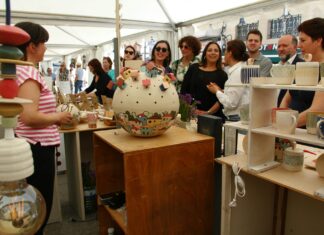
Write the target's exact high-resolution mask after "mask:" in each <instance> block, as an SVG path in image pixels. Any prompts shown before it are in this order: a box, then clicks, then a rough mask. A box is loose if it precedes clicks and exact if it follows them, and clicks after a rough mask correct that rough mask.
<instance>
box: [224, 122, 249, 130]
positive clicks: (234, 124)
mask: <svg viewBox="0 0 324 235" xmlns="http://www.w3.org/2000/svg"><path fill="white" fill-rule="evenodd" d="M226 126H228V127H233V128H235V129H238V130H245V131H247V130H248V129H249V125H245V124H242V123H241V122H240V121H238V122H226V123H225V124H224V127H226Z"/></svg>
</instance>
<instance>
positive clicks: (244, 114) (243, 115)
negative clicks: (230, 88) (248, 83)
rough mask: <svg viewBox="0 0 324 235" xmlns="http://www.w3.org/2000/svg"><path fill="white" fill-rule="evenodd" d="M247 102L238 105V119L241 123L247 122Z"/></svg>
mask: <svg viewBox="0 0 324 235" xmlns="http://www.w3.org/2000/svg"><path fill="white" fill-rule="evenodd" d="M249 106H250V105H249V104H243V105H242V106H241V107H240V119H241V123H242V124H244V125H247V124H249V121H250V117H249Z"/></svg>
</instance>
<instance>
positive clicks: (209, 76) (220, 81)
mask: <svg viewBox="0 0 324 235" xmlns="http://www.w3.org/2000/svg"><path fill="white" fill-rule="evenodd" d="M221 62H222V52H221V49H220V46H219V45H218V44H217V43H216V42H213V41H212V42H209V43H208V44H207V45H206V47H205V49H204V51H203V54H202V59H201V63H199V64H192V65H190V66H189V69H188V71H187V73H186V74H185V76H184V80H183V84H182V87H181V92H180V93H181V94H190V95H191V96H192V97H193V98H194V99H195V100H196V101H199V102H200V104H198V105H197V111H196V114H197V115H198V114H212V115H215V116H218V117H221V118H222V119H223V121H224V120H225V116H224V114H223V111H222V107H221V104H220V102H219V101H218V99H217V97H216V96H215V95H214V94H212V93H211V92H209V90H208V89H207V85H208V84H209V83H210V82H213V83H216V84H217V85H218V86H219V87H221V88H222V89H224V84H225V82H226V81H227V74H226V73H225V72H224V71H223V69H222V64H221Z"/></svg>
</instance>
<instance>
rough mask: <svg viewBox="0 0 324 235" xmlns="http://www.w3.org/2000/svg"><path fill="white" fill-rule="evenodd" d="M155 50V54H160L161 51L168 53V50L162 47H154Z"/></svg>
mask: <svg viewBox="0 0 324 235" xmlns="http://www.w3.org/2000/svg"><path fill="white" fill-rule="evenodd" d="M155 50H156V51H157V52H160V51H162V52H167V51H168V49H167V48H164V47H156V48H155Z"/></svg>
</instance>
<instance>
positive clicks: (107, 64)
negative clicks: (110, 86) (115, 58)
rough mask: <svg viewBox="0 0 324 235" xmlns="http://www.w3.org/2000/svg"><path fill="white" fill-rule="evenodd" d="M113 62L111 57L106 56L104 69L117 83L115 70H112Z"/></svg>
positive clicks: (103, 64)
mask: <svg viewBox="0 0 324 235" xmlns="http://www.w3.org/2000/svg"><path fill="white" fill-rule="evenodd" d="M112 65H113V62H112V60H111V59H110V57H109V56H104V57H103V59H102V68H103V70H104V71H105V72H106V73H107V74H108V76H109V77H110V78H111V80H112V81H113V82H116V79H115V70H113V69H112Z"/></svg>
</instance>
